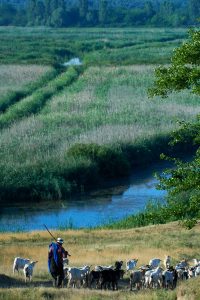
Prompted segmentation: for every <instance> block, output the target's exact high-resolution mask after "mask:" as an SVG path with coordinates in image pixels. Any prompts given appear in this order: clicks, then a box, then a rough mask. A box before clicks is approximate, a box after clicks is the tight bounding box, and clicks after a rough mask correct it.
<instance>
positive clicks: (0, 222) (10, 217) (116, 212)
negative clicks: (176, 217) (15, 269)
mask: <svg viewBox="0 0 200 300" xmlns="http://www.w3.org/2000/svg"><path fill="white" fill-rule="evenodd" d="M166 167H167V165H166V163H165V162H161V163H159V164H156V165H154V166H151V167H148V170H145V169H143V170H140V171H137V174H135V175H131V176H130V177H129V178H128V179H126V182H124V180H121V182H118V183H117V184H116V185H115V186H114V187H112V188H106V189H104V190H102V189H101V190H99V191H96V192H93V193H90V194H88V195H84V196H78V197H76V198H73V199H68V200H67V201H59V202H56V203H54V204H52V202H44V203H39V204H31V203H30V204H20V205H16V206H8V205H6V204H4V205H1V206H0V231H1V232H2V231H3V232H4V231H13V232H16V231H32V230H44V225H43V224H46V225H47V227H49V228H50V229H57V228H60V229H62V228H66V227H68V228H91V227H95V226H98V225H103V224H106V223H108V222H112V221H116V220H120V219H122V218H124V217H126V216H128V215H131V214H136V213H137V212H140V211H142V210H143V209H144V207H145V205H146V204H147V202H148V201H149V200H153V201H154V200H156V201H157V200H159V201H163V199H164V196H165V194H166V192H165V191H161V190H157V189H156V183H157V181H156V179H155V177H154V173H155V172H158V173H161V172H162V171H163V169H165V168H166Z"/></svg>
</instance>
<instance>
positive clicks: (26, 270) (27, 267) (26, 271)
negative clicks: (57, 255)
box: [23, 261, 38, 282]
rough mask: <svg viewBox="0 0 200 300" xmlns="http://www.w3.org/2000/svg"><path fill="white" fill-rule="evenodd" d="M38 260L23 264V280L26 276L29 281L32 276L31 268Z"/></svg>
mask: <svg viewBox="0 0 200 300" xmlns="http://www.w3.org/2000/svg"><path fill="white" fill-rule="evenodd" d="M37 262H38V261H32V262H30V263H28V264H25V266H24V270H23V271H24V277H25V282H26V281H27V278H28V279H29V281H31V279H32V276H33V269H34V267H35V265H36V263H37Z"/></svg>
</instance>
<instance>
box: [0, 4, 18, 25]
mask: <svg viewBox="0 0 200 300" xmlns="http://www.w3.org/2000/svg"><path fill="white" fill-rule="evenodd" d="M16 14H17V11H16V9H15V8H14V7H13V6H12V5H10V4H2V5H1V6H0V26H7V25H12V24H13V23H14V19H15V16H16Z"/></svg>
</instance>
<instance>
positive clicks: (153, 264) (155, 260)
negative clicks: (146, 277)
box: [149, 258, 161, 269]
mask: <svg viewBox="0 0 200 300" xmlns="http://www.w3.org/2000/svg"><path fill="white" fill-rule="evenodd" d="M160 262H161V259H160V258H152V259H151V260H150V261H149V265H150V266H151V267H152V268H153V269H155V268H157V267H158V266H159V265H160Z"/></svg>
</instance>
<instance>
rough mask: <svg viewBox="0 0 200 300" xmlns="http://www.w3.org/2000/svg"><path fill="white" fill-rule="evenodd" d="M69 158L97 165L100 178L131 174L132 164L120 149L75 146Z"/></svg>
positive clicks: (99, 146) (90, 145) (85, 145)
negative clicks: (79, 158) (88, 161)
mask: <svg viewBox="0 0 200 300" xmlns="http://www.w3.org/2000/svg"><path fill="white" fill-rule="evenodd" d="M67 155H68V156H73V157H83V158H88V159H90V160H91V161H93V163H95V164H96V165H97V168H98V171H99V175H100V177H104V178H114V177H117V176H125V175H128V174H129V172H130V164H129V161H128V159H127V157H126V156H125V154H124V153H123V152H122V150H121V149H120V148H119V147H116V148H114V146H112V147H109V146H105V145H103V146H102V145H98V144H94V143H90V144H75V145H73V146H72V147H71V148H70V149H69V150H68V151H67Z"/></svg>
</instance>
